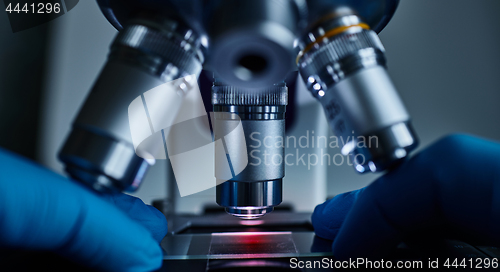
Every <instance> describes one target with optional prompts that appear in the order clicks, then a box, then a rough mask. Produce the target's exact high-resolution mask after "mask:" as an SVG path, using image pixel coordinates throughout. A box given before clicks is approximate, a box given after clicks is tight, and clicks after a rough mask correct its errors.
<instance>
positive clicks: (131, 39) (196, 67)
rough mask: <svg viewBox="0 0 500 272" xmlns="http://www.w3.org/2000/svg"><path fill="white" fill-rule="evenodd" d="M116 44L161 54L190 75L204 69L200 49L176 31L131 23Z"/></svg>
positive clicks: (148, 52) (116, 40)
mask: <svg viewBox="0 0 500 272" xmlns="http://www.w3.org/2000/svg"><path fill="white" fill-rule="evenodd" d="M114 46H126V47H131V48H135V49H138V50H140V51H143V52H145V53H147V54H153V55H157V56H160V57H162V58H164V59H166V60H168V61H169V62H170V63H172V64H173V65H175V66H176V67H177V68H178V69H182V70H183V71H184V72H186V73H187V74H189V75H192V74H195V75H197V74H199V73H200V72H201V69H202V59H203V57H202V54H201V52H200V51H199V49H197V48H195V46H194V45H192V44H191V43H189V42H187V41H185V40H180V39H178V38H177V37H176V35H175V34H174V33H165V32H160V31H158V30H154V29H151V28H149V27H147V26H143V25H129V26H128V27H126V28H125V29H123V30H122V31H121V32H120V33H119V34H118V36H117V37H116V39H115V41H114V42H113V47H114ZM193 60H194V61H193Z"/></svg>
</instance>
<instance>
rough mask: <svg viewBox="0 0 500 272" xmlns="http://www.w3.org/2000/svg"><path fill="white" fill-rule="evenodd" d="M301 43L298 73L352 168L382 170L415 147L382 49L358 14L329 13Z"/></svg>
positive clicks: (405, 113) (411, 129)
mask: <svg viewBox="0 0 500 272" xmlns="http://www.w3.org/2000/svg"><path fill="white" fill-rule="evenodd" d="M301 47H302V51H301V53H300V54H299V56H298V58H297V64H298V68H299V71H300V74H301V76H302V78H303V80H304V82H305V83H306V85H307V87H308V89H309V90H310V91H311V93H312V94H313V96H315V97H316V98H317V99H318V100H319V101H320V102H321V104H322V105H323V107H324V110H325V113H326V116H327V119H328V120H329V123H330V126H331V127H332V129H333V131H334V133H335V134H336V136H337V137H339V138H342V141H339V142H344V143H345V145H344V146H343V148H342V153H343V154H344V155H347V154H349V155H350V156H351V158H352V160H353V162H354V167H355V169H356V170H357V171H358V172H360V173H363V172H369V171H372V172H379V171H383V170H386V169H388V168H390V167H392V166H394V165H396V164H397V162H399V161H401V160H402V159H403V158H405V157H406V156H407V154H408V153H409V152H410V151H411V150H413V149H414V148H415V147H416V146H417V144H418V140H417V137H416V135H415V132H414V130H413V128H412V126H411V123H410V116H409V114H408V112H407V111H406V108H405V106H404V105H403V102H402V101H401V99H400V97H399V95H398V93H397V91H396V88H395V87H394V84H393V83H392V81H391V79H390V78H389V75H388V73H387V70H386V68H385V63H386V59H385V53H384V52H385V49H384V47H383V45H382V43H381V42H380V39H379V37H378V36H377V34H376V33H375V32H374V31H372V30H370V27H369V26H368V24H366V23H364V22H363V21H362V20H361V19H360V17H358V16H357V15H353V14H350V15H342V16H338V17H332V16H330V17H329V18H328V19H326V20H323V21H321V22H320V23H319V24H317V25H315V26H314V27H312V28H311V30H310V31H309V32H308V33H307V34H306V35H304V37H303V39H302V41H301Z"/></svg>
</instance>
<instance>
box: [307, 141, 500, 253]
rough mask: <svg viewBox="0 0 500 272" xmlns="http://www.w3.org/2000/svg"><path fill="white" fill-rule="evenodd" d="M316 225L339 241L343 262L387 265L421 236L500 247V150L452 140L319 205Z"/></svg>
mask: <svg viewBox="0 0 500 272" xmlns="http://www.w3.org/2000/svg"><path fill="white" fill-rule="evenodd" d="M312 223H313V225H314V230H315V232H316V234H317V235H318V236H320V237H322V238H326V239H330V240H334V242H333V245H332V249H333V254H334V256H335V257H336V258H338V259H347V258H358V257H359V258H363V257H373V258H380V257H382V256H384V255H385V254H386V253H387V252H388V251H389V250H391V249H393V248H394V247H395V246H396V244H397V243H398V242H399V241H401V240H402V239H403V238H404V237H405V235H408V234H409V233H415V232H418V231H419V230H422V229H436V230H439V229H441V230H446V231H452V232H453V233H456V234H460V235H463V236H464V237H468V238H474V239H477V240H481V241H482V240H485V241H488V242H490V243H492V244H493V245H496V244H500V144H498V143H495V142H491V141H487V140H483V139H479V138H475V137H472V136H466V135H452V136H448V137H445V138H443V139H441V140H439V141H438V142H436V143H434V144H433V145H431V146H430V147H428V148H427V149H426V150H424V151H422V152H421V153H419V154H417V155H415V156H414V157H413V158H411V159H410V160H408V161H407V162H405V163H403V164H402V165H401V166H400V167H398V168H397V169H395V170H394V171H392V172H390V173H388V174H386V175H384V176H382V177H380V178H379V179H377V180H376V181H375V182H373V183H372V184H371V185H369V186H367V187H366V188H364V189H361V190H358V191H354V192H349V193H345V194H342V195H338V196H336V197H334V198H333V199H331V200H329V201H327V202H325V203H323V204H321V205H319V206H317V207H316V209H315V210H314V214H313V216H312Z"/></svg>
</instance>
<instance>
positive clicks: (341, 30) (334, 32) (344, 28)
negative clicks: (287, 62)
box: [296, 23, 370, 64]
mask: <svg viewBox="0 0 500 272" xmlns="http://www.w3.org/2000/svg"><path fill="white" fill-rule="evenodd" d="M352 27H361V28H363V29H367V30H369V29H370V26H369V25H367V24H365V23H359V24H356V25H350V26H340V27H337V28H334V29H331V30H329V31H328V32H326V33H325V34H324V35H322V36H321V37H319V38H317V39H316V40H315V41H314V42H311V43H310V44H308V45H307V46H306V47H305V48H304V49H302V51H300V52H299V54H298V55H297V59H296V63H297V64H298V63H299V60H300V58H301V57H302V56H304V54H306V53H307V52H309V51H310V50H311V49H312V48H313V47H314V45H316V44H318V43H320V42H321V41H323V40H324V39H326V38H330V37H333V36H336V35H338V34H341V33H344V32H345V31H347V30H348V29H350V28H352Z"/></svg>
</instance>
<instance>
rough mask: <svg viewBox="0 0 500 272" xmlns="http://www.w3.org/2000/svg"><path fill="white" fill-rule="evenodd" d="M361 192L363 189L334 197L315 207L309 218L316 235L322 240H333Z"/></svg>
mask: <svg viewBox="0 0 500 272" xmlns="http://www.w3.org/2000/svg"><path fill="white" fill-rule="evenodd" d="M363 190H364V188H362V189H359V190H356V191H352V192H347V193H343V194H340V195H336V196H335V197H334V198H332V199H330V200H328V201H326V202H325V203H323V204H320V205H318V206H316V208H315V209H314V212H313V214H312V217H311V221H312V224H313V227H314V232H315V233H316V235H318V236H319V237H321V238H324V239H329V240H334V239H335V237H336V236H337V233H338V232H339V230H340V227H341V226H342V223H344V220H345V218H346V216H347V213H348V212H349V211H350V210H351V207H352V205H353V204H354V202H355V201H356V199H357V198H358V196H359V195H360V194H361V193H362V192H363Z"/></svg>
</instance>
